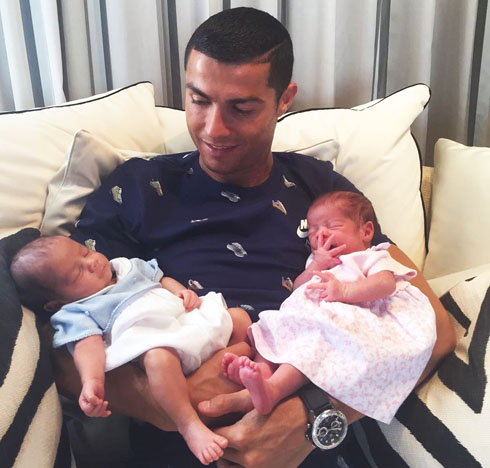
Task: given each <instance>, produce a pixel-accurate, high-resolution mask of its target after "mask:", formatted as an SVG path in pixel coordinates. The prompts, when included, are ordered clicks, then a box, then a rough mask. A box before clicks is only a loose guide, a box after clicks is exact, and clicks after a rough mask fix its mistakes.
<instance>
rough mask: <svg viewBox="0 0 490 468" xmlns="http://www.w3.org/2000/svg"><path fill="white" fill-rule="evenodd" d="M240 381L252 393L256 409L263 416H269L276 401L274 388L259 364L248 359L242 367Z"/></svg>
mask: <svg viewBox="0 0 490 468" xmlns="http://www.w3.org/2000/svg"><path fill="white" fill-rule="evenodd" d="M239 373H240V379H241V381H242V383H243V385H244V386H245V388H247V389H248V391H249V392H250V397H251V398H252V402H253V404H254V407H255V409H256V410H257V411H258V412H259V413H261V414H269V413H270V412H271V411H272V408H274V405H275V403H276V402H275V401H274V397H273V392H272V386H271V385H270V384H269V383H268V382H267V380H265V379H264V378H263V376H262V372H261V369H260V366H259V364H257V363H256V362H253V361H251V360H250V359H248V361H247V362H244V363H243V365H242V366H241V367H240V372H239Z"/></svg>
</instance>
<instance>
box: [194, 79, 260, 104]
mask: <svg viewBox="0 0 490 468" xmlns="http://www.w3.org/2000/svg"><path fill="white" fill-rule="evenodd" d="M185 87H186V88H187V89H190V90H191V91H192V92H193V93H196V94H198V95H199V96H201V97H202V98H204V99H208V100H209V99H210V98H209V96H208V95H207V94H206V93H204V92H203V91H201V90H200V89H199V88H196V86H194V85H193V84H192V83H187V84H186V85H185ZM229 102H230V103H231V104H245V103H248V102H258V103H263V102H264V100H263V99H260V98H259V97H257V96H244V97H241V98H235V99H230V100H229Z"/></svg>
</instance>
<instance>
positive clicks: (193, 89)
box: [185, 83, 209, 99]
mask: <svg viewBox="0 0 490 468" xmlns="http://www.w3.org/2000/svg"><path fill="white" fill-rule="evenodd" d="M185 87H186V88H188V89H190V90H191V91H192V92H194V93H196V94H199V96H201V97H203V98H206V99H209V96H208V95H207V94H206V93H204V92H202V91H201V90H200V89H199V88H196V87H195V86H194V85H193V84H192V83H187V84H186V85H185Z"/></svg>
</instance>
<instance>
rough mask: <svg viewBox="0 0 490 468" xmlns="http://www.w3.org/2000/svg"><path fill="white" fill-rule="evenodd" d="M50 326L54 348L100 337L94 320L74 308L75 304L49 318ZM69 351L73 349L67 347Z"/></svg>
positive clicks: (65, 307) (99, 330) (100, 332)
mask: <svg viewBox="0 0 490 468" xmlns="http://www.w3.org/2000/svg"><path fill="white" fill-rule="evenodd" d="M71 306H73V307H71ZM51 325H52V327H53V328H54V336H53V347H54V348H59V347H60V346H63V345H66V344H69V343H73V342H75V341H78V340H81V339H82V338H86V337H87V336H91V335H102V330H101V329H100V328H99V326H98V325H97V323H96V322H95V320H93V319H92V317H91V316H90V315H89V314H86V313H84V312H83V311H82V310H81V309H80V308H79V307H76V304H69V305H68V306H64V307H62V308H61V310H59V311H58V312H56V313H55V314H54V315H53V316H52V317H51ZM69 349H70V351H71V352H72V350H73V347H69Z"/></svg>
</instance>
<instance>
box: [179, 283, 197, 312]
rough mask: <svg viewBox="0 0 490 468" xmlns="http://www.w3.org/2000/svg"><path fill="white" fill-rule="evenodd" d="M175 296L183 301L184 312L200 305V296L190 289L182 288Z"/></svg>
mask: <svg viewBox="0 0 490 468" xmlns="http://www.w3.org/2000/svg"><path fill="white" fill-rule="evenodd" d="M177 296H178V297H180V298H181V299H182V301H183V302H184V309H185V311H186V312H190V311H191V310H194V309H197V308H198V307H200V306H201V299H200V297H199V296H198V295H197V294H196V293H195V292H194V291H191V290H190V289H182V290H181V291H179V293H178V294H177Z"/></svg>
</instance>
